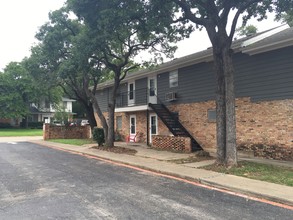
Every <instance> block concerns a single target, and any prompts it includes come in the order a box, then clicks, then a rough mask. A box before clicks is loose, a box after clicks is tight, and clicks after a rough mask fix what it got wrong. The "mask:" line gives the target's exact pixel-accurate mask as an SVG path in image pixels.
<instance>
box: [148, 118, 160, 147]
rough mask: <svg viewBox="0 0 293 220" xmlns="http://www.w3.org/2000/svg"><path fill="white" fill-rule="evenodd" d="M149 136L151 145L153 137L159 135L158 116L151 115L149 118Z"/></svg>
mask: <svg viewBox="0 0 293 220" xmlns="http://www.w3.org/2000/svg"><path fill="white" fill-rule="evenodd" d="M149 117H150V118H149V126H150V128H149V134H150V143H152V135H157V134H158V117H157V115H156V114H150V116H149Z"/></svg>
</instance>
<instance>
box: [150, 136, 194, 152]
mask: <svg viewBox="0 0 293 220" xmlns="http://www.w3.org/2000/svg"><path fill="white" fill-rule="evenodd" d="M152 147H153V148H158V149H162V150H170V151H177V152H186V153H189V152H191V140H190V138H189V137H175V136H164V135H153V136H152Z"/></svg>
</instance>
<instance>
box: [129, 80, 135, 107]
mask: <svg viewBox="0 0 293 220" xmlns="http://www.w3.org/2000/svg"><path fill="white" fill-rule="evenodd" d="M134 92H135V84H134V82H130V83H128V106H132V105H134V99H135V94H134Z"/></svg>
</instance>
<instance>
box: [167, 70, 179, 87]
mask: <svg viewBox="0 0 293 220" xmlns="http://www.w3.org/2000/svg"><path fill="white" fill-rule="evenodd" d="M169 86H170V88H173V87H177V86H178V71H177V70H176V71H172V72H170V73H169Z"/></svg>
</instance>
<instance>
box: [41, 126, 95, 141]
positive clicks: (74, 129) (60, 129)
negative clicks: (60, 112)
mask: <svg viewBox="0 0 293 220" xmlns="http://www.w3.org/2000/svg"><path fill="white" fill-rule="evenodd" d="M43 130H44V132H43V138H44V140H48V139H87V138H90V137H91V127H90V126H89V125H87V126H54V125H50V124H44V125H43Z"/></svg>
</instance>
